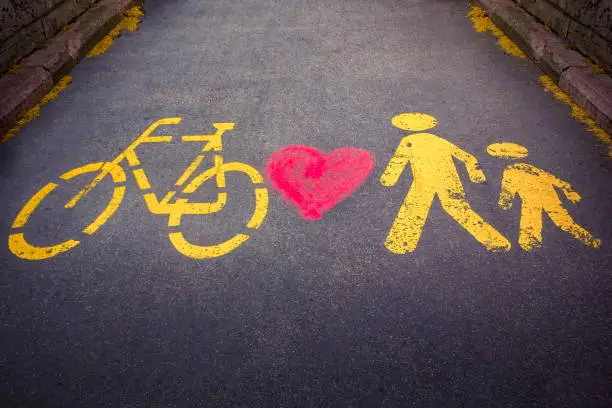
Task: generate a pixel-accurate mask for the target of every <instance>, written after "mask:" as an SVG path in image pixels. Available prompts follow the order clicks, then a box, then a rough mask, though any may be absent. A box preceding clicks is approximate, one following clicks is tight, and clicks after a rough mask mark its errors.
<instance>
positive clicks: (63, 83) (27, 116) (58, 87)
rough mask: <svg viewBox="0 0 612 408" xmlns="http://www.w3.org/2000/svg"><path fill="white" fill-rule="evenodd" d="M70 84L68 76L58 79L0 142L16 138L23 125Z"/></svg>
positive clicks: (35, 116)
mask: <svg viewBox="0 0 612 408" xmlns="http://www.w3.org/2000/svg"><path fill="white" fill-rule="evenodd" d="M71 82H72V77H71V76H69V75H66V76H65V77H63V78H62V79H60V80H59V81H58V82H57V84H55V85H54V86H53V88H51V90H50V91H49V92H48V93H46V94H45V95H44V96H43V97H42V98H41V99H40V102H38V103H37V104H36V105H34V106H32V107H31V108H30V109H28V110H27V111H26V113H24V114H23V116H22V117H21V119H19V120H18V121H17V123H15V125H14V126H13V127H12V128H10V129H9V131H8V132H6V133H5V134H4V136H2V139H0V142H1V143H7V142H8V141H9V140H11V139H12V138H14V137H15V136H17V134H18V133H19V131H20V130H21V129H23V127H24V126H25V125H27V124H28V123H29V122H31V121H33V120H34V119H36V118H37V117H39V116H40V108H41V107H42V106H43V105H45V104H47V103H49V102H51V101H52V100H53V99H55V98H57V97H58V96H59V94H60V93H61V92H62V91H63V90H64V89H66V88H67V87H68V85H70V83H71Z"/></svg>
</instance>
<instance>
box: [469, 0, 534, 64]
mask: <svg viewBox="0 0 612 408" xmlns="http://www.w3.org/2000/svg"><path fill="white" fill-rule="evenodd" d="M468 16H469V17H470V20H472V24H473V25H474V29H475V30H476V31H477V32H479V33H484V32H486V31H490V32H491V34H493V35H494V36H495V37H497V45H499V46H500V47H501V48H502V49H503V50H504V51H506V53H508V54H510V55H514V56H515V57H519V58H527V55H525V53H524V52H523V51H522V50H521V49H520V48H519V46H518V45H516V44H515V43H514V42H513V41H512V40H511V39H510V38H508V36H507V35H505V34H504V33H503V31H502V30H500V29H499V28H497V26H496V25H495V24H493V22H492V21H491V19H490V18H489V17H487V13H486V12H485V11H484V10H483V9H481V8H480V7H477V6H472V8H471V10H470V12H469V13H468Z"/></svg>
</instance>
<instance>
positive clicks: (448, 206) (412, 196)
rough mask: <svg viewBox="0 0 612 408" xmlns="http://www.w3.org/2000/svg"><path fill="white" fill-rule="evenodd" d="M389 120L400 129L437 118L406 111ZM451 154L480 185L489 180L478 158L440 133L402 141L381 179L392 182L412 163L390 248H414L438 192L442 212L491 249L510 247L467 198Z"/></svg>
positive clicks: (399, 250)
mask: <svg viewBox="0 0 612 408" xmlns="http://www.w3.org/2000/svg"><path fill="white" fill-rule="evenodd" d="M391 123H392V124H393V126H395V127H397V128H399V129H403V130H412V131H422V130H428V129H431V128H433V127H435V126H436V124H437V121H436V119H435V118H434V117H433V116H429V115H425V114H422V113H402V114H399V115H397V116H395V117H394V118H393V119H392V120H391ZM453 158H456V159H458V160H460V161H462V162H463V163H464V164H465V166H466V168H467V172H468V175H469V177H470V180H471V181H472V182H474V183H482V182H484V181H485V180H486V178H485V175H484V173H483V172H482V170H481V169H480V167H479V165H478V161H477V160H476V158H475V157H474V156H472V155H471V154H469V153H467V152H465V151H463V150H461V149H460V148H458V147H457V146H455V145H454V144H452V143H450V142H448V141H447V140H444V139H442V138H441V137H438V136H436V135H432V134H430V133H416V134H412V135H408V136H406V137H404V138H403V139H402V141H401V142H400V144H399V146H398V147H397V150H396V151H395V154H394V155H393V157H392V158H391V160H390V161H389V164H388V165H387V168H386V169H385V172H384V173H383V175H382V176H381V177H380V182H381V183H382V184H383V185H385V186H393V185H395V183H397V181H398V179H399V177H400V175H401V174H402V172H403V170H404V168H405V167H406V166H407V165H408V163H410V166H411V168H412V175H413V178H414V181H413V183H412V186H411V187H410V191H408V195H406V199H405V201H404V203H403V204H402V206H401V208H400V209H399V212H398V214H397V217H396V218H395V221H394V222H393V226H392V227H391V230H390V231H389V235H388V236H387V239H386V241H385V246H386V247H387V249H388V250H389V251H391V252H394V253H397V254H404V253H406V252H412V251H414V250H415V249H416V247H417V244H418V242H419V238H420V237H421V233H422V231H423V226H424V225H425V220H426V219H427V215H428V214H429V209H430V207H431V204H432V202H433V200H434V198H435V197H436V196H438V199H439V200H440V203H441V204H442V208H443V209H444V211H446V213H447V214H448V215H450V216H451V217H452V218H454V219H455V221H457V222H458V223H459V224H460V225H461V226H462V227H463V228H465V229H466V230H467V231H468V232H469V233H470V234H471V235H472V236H473V237H474V238H476V240H477V241H478V242H480V243H481V244H482V245H484V246H485V248H486V249H487V250H489V251H507V250H509V249H510V246H511V245H510V242H509V241H508V240H507V239H506V238H505V237H504V236H503V235H501V234H500V233H499V232H497V230H495V228H493V227H492V226H491V225H489V223H487V222H486V221H485V220H484V219H483V218H482V217H481V216H480V215H478V214H476V212H475V211H474V210H473V209H472V208H471V207H470V204H469V203H468V202H467V201H466V199H465V191H464V190H463V185H462V184H461V179H460V178H459V174H458V173H457V168H456V167H455V163H454V162H453Z"/></svg>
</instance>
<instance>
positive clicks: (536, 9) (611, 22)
mask: <svg viewBox="0 0 612 408" xmlns="http://www.w3.org/2000/svg"><path fill="white" fill-rule="evenodd" d="M515 1H516V2H517V3H519V4H520V5H521V6H522V7H523V8H524V9H525V10H527V11H528V12H529V13H530V14H531V15H533V16H534V17H536V18H537V19H538V20H540V21H541V22H542V23H544V24H546V25H547V26H548V27H550V29H551V30H552V31H554V32H555V33H556V34H557V35H559V36H560V37H561V38H563V39H565V40H566V41H567V42H568V43H569V44H572V45H573V46H575V47H576V48H577V49H578V50H579V51H580V52H582V53H583V54H585V55H587V56H588V57H589V58H591V59H592V60H593V61H595V62H596V63H598V64H601V65H603V66H604V67H605V68H606V71H608V72H612V0H515Z"/></svg>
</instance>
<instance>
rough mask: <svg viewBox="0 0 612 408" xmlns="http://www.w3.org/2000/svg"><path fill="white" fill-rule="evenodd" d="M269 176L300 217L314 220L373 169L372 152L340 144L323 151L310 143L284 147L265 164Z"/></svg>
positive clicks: (356, 185) (348, 194)
mask: <svg viewBox="0 0 612 408" xmlns="http://www.w3.org/2000/svg"><path fill="white" fill-rule="evenodd" d="M266 169H267V174H268V178H269V179H270V181H271V182H272V185H273V186H274V187H276V188H277V189H278V190H279V191H280V192H281V194H282V195H283V197H284V198H285V199H286V200H287V201H289V202H290V203H291V204H293V205H295V206H296V207H297V208H298V209H299V211H300V213H301V214H302V216H304V217H305V218H307V219H309V220H317V219H320V218H321V217H322V216H323V213H324V212H325V211H327V210H329V209H330V208H332V207H333V206H335V205H336V204H338V203H339V202H340V201H342V200H344V199H345V198H347V197H348V196H350V195H351V194H352V193H353V192H354V191H355V190H356V189H357V188H358V187H359V186H360V185H361V184H362V183H363V182H364V181H365V179H366V178H367V177H368V176H369V175H370V173H371V172H372V169H374V159H373V157H372V155H371V154H370V153H369V152H368V151H366V150H361V149H355V148H353V147H343V148H341V149H337V150H334V151H333V152H331V153H329V154H328V153H325V152H324V151H321V150H319V149H316V148H314V147H310V146H287V147H283V148H282V149H280V150H277V151H276V152H274V154H273V155H272V156H271V157H270V159H268V164H267V165H266Z"/></svg>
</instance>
